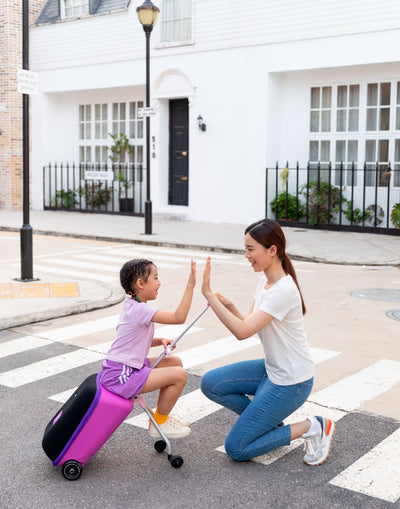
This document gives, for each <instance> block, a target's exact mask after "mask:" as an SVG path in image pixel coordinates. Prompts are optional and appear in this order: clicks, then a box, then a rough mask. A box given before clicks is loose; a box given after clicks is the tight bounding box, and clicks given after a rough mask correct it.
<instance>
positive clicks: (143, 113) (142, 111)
mask: <svg viewBox="0 0 400 509" xmlns="http://www.w3.org/2000/svg"><path fill="white" fill-rule="evenodd" d="M155 114H156V110H155V108H138V118H143V117H154V115H155Z"/></svg>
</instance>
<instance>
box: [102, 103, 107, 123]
mask: <svg viewBox="0 0 400 509" xmlns="http://www.w3.org/2000/svg"><path fill="white" fill-rule="evenodd" d="M102 113H103V120H107V118H108V108H107V104H103V105H102Z"/></svg>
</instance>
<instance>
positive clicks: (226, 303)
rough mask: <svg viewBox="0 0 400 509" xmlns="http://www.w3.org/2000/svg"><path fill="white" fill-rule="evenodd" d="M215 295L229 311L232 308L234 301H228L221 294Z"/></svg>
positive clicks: (216, 293)
mask: <svg viewBox="0 0 400 509" xmlns="http://www.w3.org/2000/svg"><path fill="white" fill-rule="evenodd" d="M214 295H215V296H216V297H217V299H218V300H219V301H220V302H221V304H223V305H224V306H225V307H226V308H227V309H229V308H230V307H231V306H232V301H231V300H229V299H227V298H226V297H225V296H224V295H222V294H220V293H219V292H215V294H214Z"/></svg>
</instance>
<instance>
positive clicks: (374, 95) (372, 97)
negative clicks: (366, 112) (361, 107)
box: [367, 83, 378, 106]
mask: <svg viewBox="0 0 400 509" xmlns="http://www.w3.org/2000/svg"><path fill="white" fill-rule="evenodd" d="M377 104H378V83H370V84H369V85H368V93H367V106H376V105H377Z"/></svg>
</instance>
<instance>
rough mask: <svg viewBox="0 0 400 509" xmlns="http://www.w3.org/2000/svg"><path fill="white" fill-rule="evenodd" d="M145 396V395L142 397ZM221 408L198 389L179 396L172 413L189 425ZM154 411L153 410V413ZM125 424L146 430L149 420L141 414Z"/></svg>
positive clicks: (143, 413)
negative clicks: (179, 416) (186, 421)
mask: <svg viewBox="0 0 400 509" xmlns="http://www.w3.org/2000/svg"><path fill="white" fill-rule="evenodd" d="M144 396H146V395H144ZM220 408H222V407H221V406H220V405H218V404H217V403H214V402H213V401H211V400H209V399H208V398H206V396H204V394H203V393H202V392H201V390H200V389H197V390H195V391H192V392H189V393H188V394H185V395H184V396H181V397H180V398H179V400H178V401H177V403H176V405H175V406H174V409H173V411H172V413H175V412H176V413H177V414H179V415H181V416H182V417H183V418H184V419H185V420H188V421H189V422H190V423H193V422H196V421H198V420H200V419H202V418H203V417H206V416H207V415H211V414H212V413H214V412H216V411H217V410H219V409H220ZM154 411H155V409H153V412H154ZM125 422H126V423H127V424H131V425H132V426H138V427H139V428H145V429H147V428H148V426H149V418H148V416H147V414H146V413H145V412H142V413H141V414H139V415H136V416H135V417H131V418H130V419H127V420H126V421H125Z"/></svg>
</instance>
